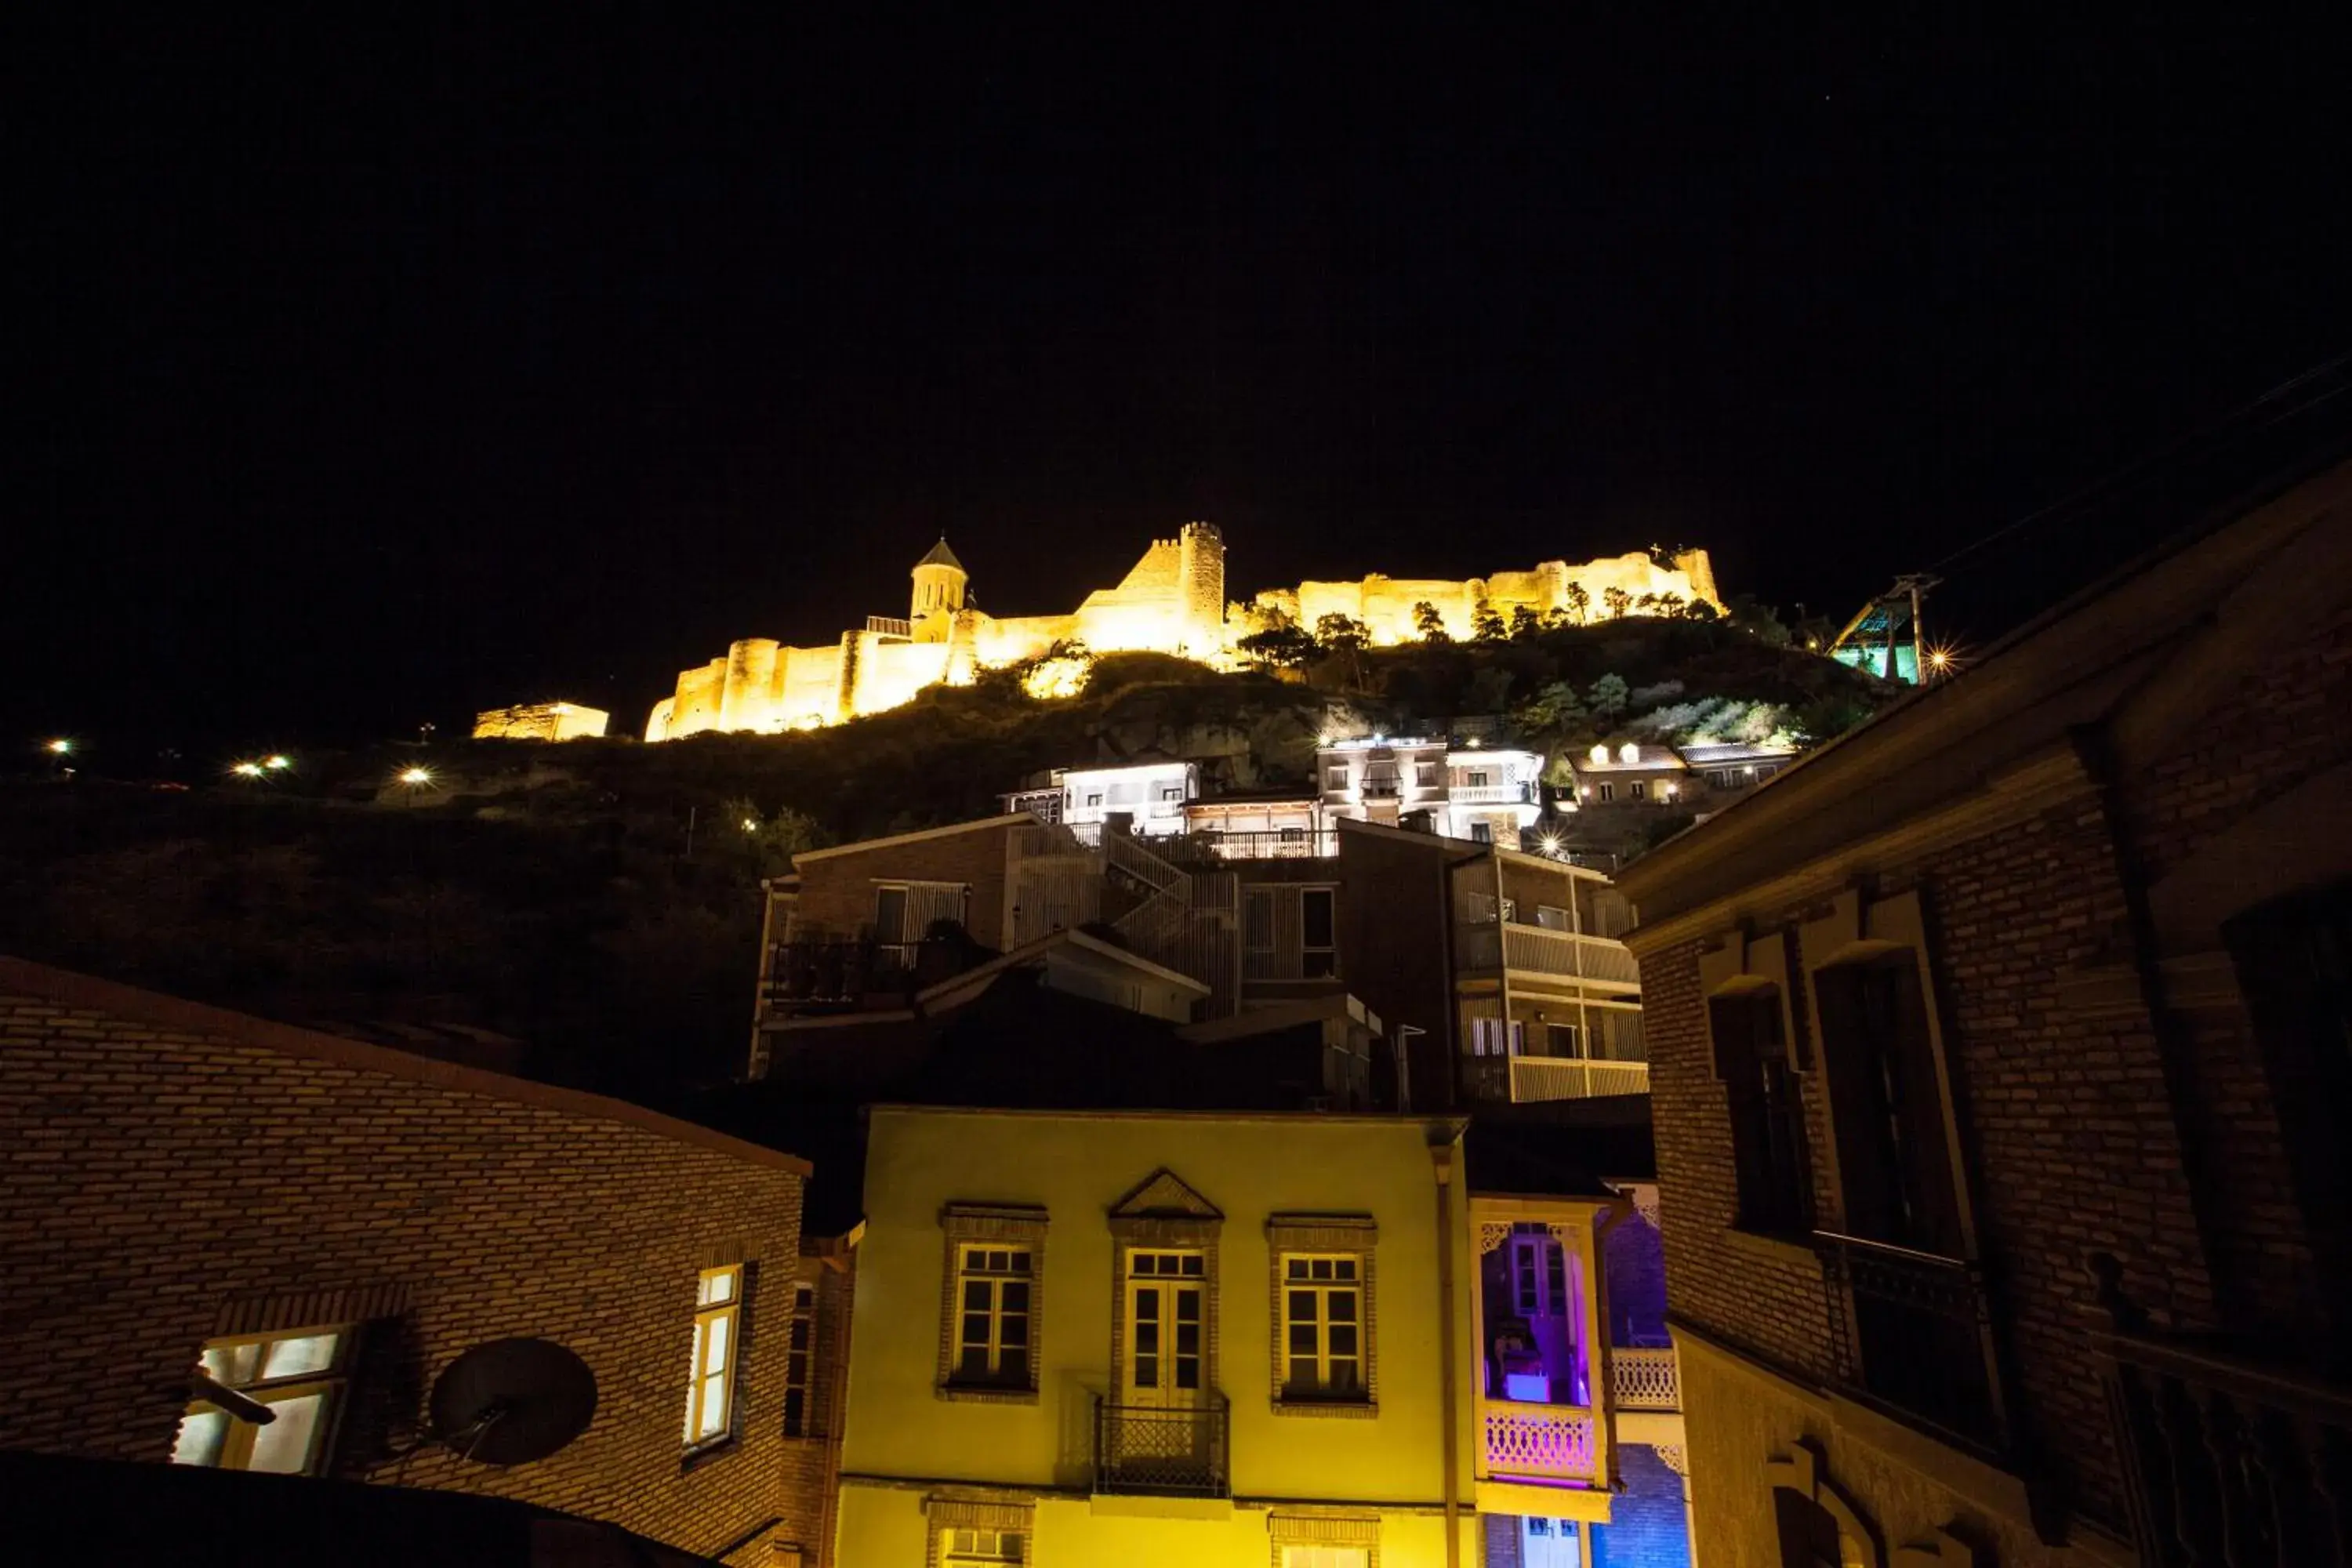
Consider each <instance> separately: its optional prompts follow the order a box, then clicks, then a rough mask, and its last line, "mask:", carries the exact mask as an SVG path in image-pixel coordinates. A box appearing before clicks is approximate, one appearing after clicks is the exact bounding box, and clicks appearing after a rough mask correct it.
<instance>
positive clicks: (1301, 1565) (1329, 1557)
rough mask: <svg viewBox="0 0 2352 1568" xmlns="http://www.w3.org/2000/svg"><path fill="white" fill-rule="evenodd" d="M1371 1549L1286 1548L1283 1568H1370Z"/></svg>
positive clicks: (1352, 1547) (1283, 1552) (1343, 1547)
mask: <svg viewBox="0 0 2352 1568" xmlns="http://www.w3.org/2000/svg"><path fill="white" fill-rule="evenodd" d="M1371 1561H1372V1553H1371V1549H1370V1547H1365V1546H1286V1547H1284V1548H1283V1549H1282V1568H1369V1565H1370V1563H1371Z"/></svg>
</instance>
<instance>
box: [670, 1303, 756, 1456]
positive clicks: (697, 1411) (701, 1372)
mask: <svg viewBox="0 0 2352 1568" xmlns="http://www.w3.org/2000/svg"><path fill="white" fill-rule="evenodd" d="M722 1279H723V1280H725V1281H726V1282H727V1293H726V1294H725V1295H724V1296H719V1295H717V1293H716V1292H714V1291H713V1290H712V1289H711V1286H712V1285H713V1284H714V1283H715V1282H717V1281H719V1280H722ZM750 1292H751V1267H750V1265H748V1264H744V1263H721V1264H717V1265H714V1266H713V1267H711V1268H705V1269H702V1270H700V1271H699V1272H698V1273H697V1275H696V1276H695V1282H694V1339H693V1344H692V1348H691V1350H690V1351H689V1352H688V1367H687V1384H686V1424H685V1430H684V1438H685V1445H686V1448H687V1451H688V1453H696V1452H699V1451H700V1450H702V1449H705V1448H712V1447H718V1446H719V1444H722V1443H726V1442H730V1441H732V1440H733V1438H734V1436H735V1426H736V1422H737V1419H738V1418H739V1417H740V1415H741V1413H742V1412H741V1401H740V1400H739V1399H738V1398H737V1397H736V1384H738V1382H739V1381H740V1378H741V1376H742V1369H743V1303H744V1300H745V1299H746V1298H747V1297H748V1296H749V1295H750ZM722 1322H723V1323H725V1324H726V1326H727V1331H726V1333H725V1335H724V1336H723V1337H722V1338H721V1340H720V1344H721V1349H722V1352H723V1353H722V1355H721V1356H720V1357H719V1360H718V1362H717V1364H716V1365H715V1367H714V1365H713V1363H712V1359H711V1354H710V1343H711V1340H712V1338H713V1335H712V1330H713V1329H715V1328H716V1327H717V1326H718V1325H719V1324H720V1323H722ZM713 1379H716V1380H717V1381H718V1385H719V1402H720V1406H721V1408H720V1411H719V1425H718V1426H716V1427H715V1428H711V1427H709V1423H708V1422H706V1421H705V1419H704V1417H705V1415H707V1414H708V1413H709V1406H708V1405H706V1403H705V1401H707V1400H708V1399H709V1395H710V1387H711V1384H712V1381H713Z"/></svg>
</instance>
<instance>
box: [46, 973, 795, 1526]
mask: <svg viewBox="0 0 2352 1568" xmlns="http://www.w3.org/2000/svg"><path fill="white" fill-rule="evenodd" d="M0 1149H5V1151H6V1152H5V1156H0V1158H5V1163H6V1170H7V1180H6V1182H5V1184H0V1276H5V1279H7V1280H8V1282H9V1283H8V1286H7V1307H6V1310H5V1315H0V1411H5V1415H0V1446H5V1447H9V1448H14V1449H26V1450H36V1451H39V1452H43V1453H47V1454H54V1455H65V1456H73V1457H76V1458H83V1459H118V1460H120V1459H127V1460H140V1461H148V1462H152V1463H161V1462H163V1461H165V1460H169V1459H173V1458H175V1457H176V1458H178V1459H179V1460H180V1461H181V1462H183V1463H194V1464H205V1465H212V1466H215V1467H219V1468H249V1469H256V1470H274V1471H279V1472H300V1473H307V1474H311V1475H318V1476H326V1477H333V1478H341V1479H347V1480H370V1481H377V1482H387V1483H396V1484H398V1485H400V1486H404V1487H422V1488H435V1489H447V1490H451V1491H458V1492H470V1493H478V1494H484V1495H488V1496H495V1497H501V1498H507V1499H512V1500H520V1501H523V1502H528V1503H532V1504H537V1505H540V1506H542V1507H545V1508H550V1509H555V1510H563V1511H566V1512H569V1513H572V1514H576V1515H580V1516H583V1517H584V1518H588V1519H593V1520H600V1521H607V1522H610V1523H613V1524H616V1525H618V1526H620V1527H622V1528H624V1529H626V1530H629V1531H635V1532H636V1533H638V1534H640V1535H643V1536H646V1537H649V1538H651V1539H653V1540H655V1541H658V1542H665V1543H667V1544H668V1545H671V1546H674V1547H677V1548H680V1549H682V1550H685V1551H688V1552H696V1553H699V1554H702V1555H706V1556H713V1557H721V1558H723V1559H724V1560H727V1561H730V1562H737V1563H744V1562H755V1561H756V1562H762V1563H766V1562H774V1561H779V1560H782V1561H790V1560H791V1559H790V1556H789V1554H788V1553H786V1552H782V1551H781V1550H780V1549H781V1548H782V1547H785V1546H788V1545H789V1544H791V1543H792V1542H793V1541H794V1540H796V1539H798V1538H800V1537H801V1536H802V1534H803V1532H804V1533H805V1535H806V1537H807V1538H808V1539H812V1540H814V1539H817V1538H818V1537H819V1534H820V1532H821V1531H822V1530H823V1528H824V1519H823V1518H822V1517H821V1515H820V1516H816V1517H812V1516H811V1512H810V1510H811V1506H812V1505H811V1500H810V1499H809V1498H808V1497H807V1496H806V1495H804V1493H803V1491H800V1490H796V1489H793V1488H792V1487H790V1486H788V1485H787V1483H786V1459H787V1457H788V1452H789V1448H790V1445H789V1443H788V1441H787V1438H786V1436H785V1435H784V1434H785V1426H786V1421H787V1412H788V1406H789V1405H790V1404H791V1402H792V1400H793V1394H794V1389H793V1378H794V1373H793V1365H792V1363H791V1358H790V1356H789V1355H788V1349H789V1346H790V1344H791V1339H792V1335H791V1329H790V1325H791V1321H792V1316H793V1295H794V1292H793V1282H794V1279H795V1277H796V1275H797V1274H798V1273H799V1271H800V1269H801V1267H802V1264H801V1259H800V1256H799V1252H800V1248H799V1232H800V1219H801V1198H802V1189H803V1179H804V1178H805V1177H806V1176H807V1174H808V1173H809V1171H810V1167H809V1166H808V1164H807V1163H805V1162H803V1161H801V1160H799V1159H796V1158H794V1157H793V1156H791V1155H788V1154H782V1153H778V1152H774V1151H772V1150H770V1149H766V1148H761V1147H758V1146H755V1145H752V1144H751V1143H747V1142H740V1141H739V1140H736V1139H733V1138H730V1137H726V1136H723V1135H721V1134H719V1133H717V1132H714V1131H709V1130H708V1129H705V1128H702V1127H698V1126H694V1125H691V1124H688V1123H686V1122H682V1121H675V1120H672V1119H670V1118H667V1117H664V1116H660V1115H656V1114H654V1113H653V1112H650V1111H647V1110H641V1109H639V1108H637V1107H635V1106H630V1105H625V1104H622V1103H620V1102H618V1101H614V1100H605V1099H602V1098H600V1097H597V1096H594V1095H588V1094H582V1093H578V1092H574V1091H572V1090H567V1089H553V1088H549V1087H545V1086H542V1085H539V1084H533V1083H527V1082H524V1081H522V1080H520V1079H511V1078H507V1077H504V1076H502V1075H499V1074H495V1073H489V1072H484V1071H480V1070H478V1069H474V1068H464V1067H457V1066H454V1065H451V1064H448V1063H445V1062H436V1061H432V1060H428V1059H426V1058H421V1057H415V1056H411V1055H408V1054H405V1053H403V1052H399V1051H393V1050H387V1049H383V1048H382V1047H375V1046H371V1045H364V1044H361V1043H358V1042H355V1041H351V1040H346V1039H342V1038H339V1037H331V1036H325V1035H320V1034H315V1033H312V1032H310V1031H307V1030H302V1029H296V1028H290V1027H287V1026H281V1025H278V1024H272V1023H267V1022H264V1021H262V1020H259V1019H256V1018H250V1017H245V1016H239V1015H237V1014H234V1013H229V1012H225V1011H222V1010H220V1009H217V1008H213V1007H207V1006H201V1005H195V1004H193V1003H188V1002H184V1001H180V1000H176V999H173V998H169V997H163V996H158V995H153V994H148V993H144V992H141V991H136V990H132V989H131V988H129V987H127V986H122V985H117V984H110V983H107V982H103V981H99V980H94V979H90V978H88V977H86V976H82V975H77V974H69V973H63V972H60V971H57V970H53V969H47V968H44V967H42V966H39V965H37V964H31V963H23V962H19V961H17V960H14V959H0ZM519 1336H520V1337H531V1338H538V1339H545V1340H551V1341H553V1342H557V1343H559V1344H561V1345H563V1346H565V1347H567V1348H568V1349H569V1350H571V1351H572V1352H574V1353H575V1354H576V1355H578V1356H579V1357H580V1358H581V1359H582V1360H583V1361H584V1362H585V1363H587V1366H588V1368H589V1369H590V1371H591V1372H593V1374H594V1377H595V1381H596V1402H595V1409H594V1415H593V1421H591V1423H590V1424H589V1425H588V1426H587V1428H586V1430H585V1431H584V1432H583V1434H582V1435H581V1436H578V1437H577V1438H576V1439H574V1440H572V1442H571V1443H569V1444H568V1445H566V1446H565V1447H562V1448H561V1449H560V1450H559V1451H557V1452H555V1453H554V1454H552V1455H551V1456H550V1457H548V1458H541V1459H538V1460H536V1461H534V1462H530V1463H522V1464H516V1465H512V1466H496V1465H489V1464H482V1463H475V1462H469V1461H468V1460H467V1459H466V1458H460V1457H459V1456H458V1455H457V1453H455V1452H453V1451H452V1450H451V1449H450V1448H449V1447H445V1446H441V1445H438V1444H425V1445H423V1446H421V1447H420V1446H419V1439H420V1438H421V1437H422V1436H424V1435H425V1434H424V1431H423V1426H424V1422H425V1397H426V1395H427V1394H428V1392H429V1391H430V1389H431V1388H432V1387H433V1385H434V1381H435V1379H436V1377H437V1376H438V1375H439V1374H440V1373H442V1372H443V1371H444V1370H445V1369H446V1367H447V1366H448V1365H449V1364H450V1363H451V1362H452V1361H453V1360H454V1359H456V1358H457V1356H458V1355H459V1354H460V1353H462V1352H465V1351H467V1350H469V1349H471V1348H473V1347H475V1346H478V1345H481V1344H484V1343H486V1342H492V1341H497V1340H501V1339H506V1338H510V1337H519ZM200 1356H202V1357H203V1361H202V1369H203V1372H204V1373H205V1375H206V1376H209V1377H211V1378H212V1379H214V1383H213V1384H211V1385H209V1386H205V1385H200V1384H195V1383H194V1381H193V1379H194V1376H195V1374H196V1373H197V1372H198V1369H199V1357H200ZM206 1394H215V1395H217V1397H212V1398H208V1397H206V1396H205V1395H206ZM248 1400H250V1401H257V1402H259V1403H260V1404H262V1405H268V1407H269V1410H270V1412H271V1413H272V1414H273V1415H274V1416H275V1417H276V1418H275V1419H273V1420H271V1421H269V1422H268V1423H267V1424H260V1423H257V1422H253V1421H248V1420H246V1419H242V1418H240V1417H238V1416H236V1415H234V1414H233V1412H234V1411H236V1409H237V1408H239V1407H240V1405H242V1407H244V1408H247V1409H249V1408H250V1405H243V1402H244V1401H248ZM412 1449H413V1450H414V1451H413V1452H411V1451H410V1450H412Z"/></svg>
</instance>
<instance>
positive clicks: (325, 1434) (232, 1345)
mask: <svg viewBox="0 0 2352 1568" xmlns="http://www.w3.org/2000/svg"><path fill="white" fill-rule="evenodd" d="M352 1337H353V1336H352V1331H351V1330H349V1329H348V1328H328V1329H320V1328H311V1329H294V1330H290V1331H286V1332H283V1333H275V1334H254V1335H249V1336H245V1337H240V1338H236V1339H224V1340H215V1341H213V1342H210V1343H209V1344H207V1345H205V1348H204V1352H203V1353H202V1354H201V1355H200V1356H199V1357H198V1360H197V1367H198V1369H199V1371H200V1372H201V1373H202V1374H203V1375H204V1376H205V1377H207V1378H210V1379H211V1380H212V1381H213V1382H215V1383H216V1384H220V1385H221V1386H222V1387H223V1388H227V1389H234V1390H236V1392H237V1393H238V1394H243V1395H244V1396H245V1397H246V1398H247V1399H250V1400H253V1401H255V1402H257V1403H258V1404H262V1405H268V1406H269V1411H270V1414H271V1415H272V1416H274V1417H275V1419H273V1420H272V1421H270V1422H269V1423H268V1425H267V1426H261V1425H258V1424H257V1423H254V1422H250V1421H243V1420H239V1419H238V1418H237V1417H236V1416H234V1415H230V1414H229V1412H228V1411H227V1410H226V1409H224V1408H223V1407H222V1406H220V1405H215V1404H213V1403H211V1402H210V1401H208V1400H204V1399H198V1400H195V1401H194V1402H193V1403H192V1404H190V1405H189V1406H188V1408H187V1412H186V1414H184V1415H182V1416H181V1417H180V1435H179V1438H178V1440H177V1441H176V1442H174V1443H173V1446H172V1462H173V1464H175V1465H206V1466H210V1467H212V1468H215V1469H223V1470H263V1471H268V1472H270V1473H272V1474H276V1475H288V1476H293V1475H313V1474H316V1473H317V1472H318V1471H320V1469H323V1468H325V1459H326V1453H327V1447H328V1445H329V1443H330V1442H331V1439H332V1437H333V1434H334V1425H335V1417H336V1415H338V1414H339V1413H340V1410H341V1404H342V1396H343V1387H344V1381H345V1372H344V1368H345V1366H346V1365H347V1363H349V1361H350V1350H351V1341H352Z"/></svg>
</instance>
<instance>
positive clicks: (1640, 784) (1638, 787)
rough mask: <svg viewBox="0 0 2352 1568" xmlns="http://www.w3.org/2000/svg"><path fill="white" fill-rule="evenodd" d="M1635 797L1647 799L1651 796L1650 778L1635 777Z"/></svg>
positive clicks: (1636, 798)
mask: <svg viewBox="0 0 2352 1568" xmlns="http://www.w3.org/2000/svg"><path fill="white" fill-rule="evenodd" d="M1633 798H1634V799H1635V800H1647V799H1649V798H1650V781H1649V780H1647V779H1635V780H1634V781H1633Z"/></svg>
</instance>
